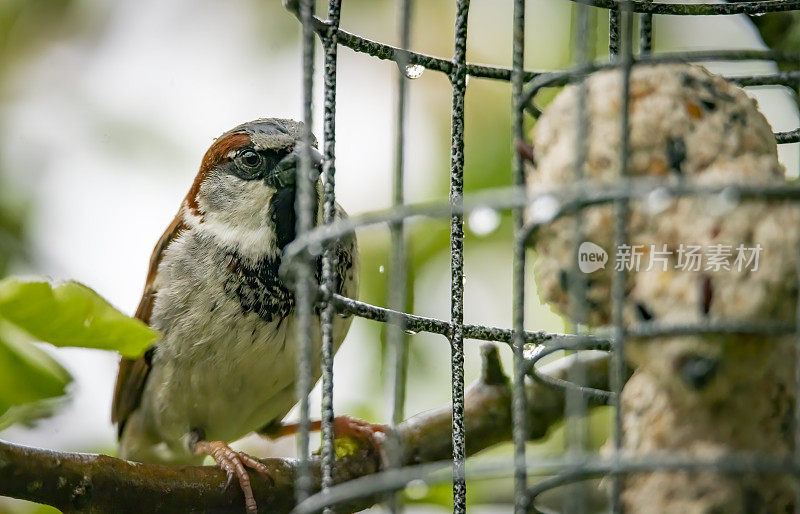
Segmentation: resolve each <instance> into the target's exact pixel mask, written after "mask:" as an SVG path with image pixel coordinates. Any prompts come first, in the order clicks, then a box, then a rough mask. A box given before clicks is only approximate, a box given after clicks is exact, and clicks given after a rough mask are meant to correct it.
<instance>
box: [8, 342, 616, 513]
mask: <svg viewBox="0 0 800 514" xmlns="http://www.w3.org/2000/svg"><path fill="white" fill-rule="evenodd" d="M482 350H483V351H482V353H483V372H482V376H481V378H480V379H478V380H476V381H475V382H474V383H473V384H472V385H471V386H470V388H469V390H468V391H467V393H466V398H465V402H466V404H465V406H466V409H465V410H466V418H465V421H466V436H467V437H466V439H467V454H468V455H472V454H475V453H477V452H479V451H481V450H483V449H485V448H488V447H490V446H493V445H495V444H497V443H500V442H503V441H508V440H510V439H511V427H512V423H511V388H510V384H509V380H508V378H507V377H506V375H505V374H504V372H503V369H502V366H501V364H500V360H499V356H498V352H497V348H496V347H495V346H493V345H488V344H487V345H484V346H483V348H482ZM577 359H580V362H581V365H583V366H584V368H585V372H586V377H587V381H586V385H587V386H590V387H595V388H599V389H606V388H607V387H608V356H607V355H606V354H604V353H600V352H584V353H582V354H576V355H571V356H569V357H566V358H563V359H560V360H558V361H555V362H553V363H551V364H549V365H547V366H544V367H543V368H542V370H543V371H544V372H545V373H546V374H548V375H550V376H552V377H555V378H560V379H566V378H567V375H568V373H569V369H570V367H571V366H574V365H575V363H576V360H577ZM526 396H527V405H528V407H527V409H528V410H527V413H528V415H527V419H528V426H527V435H528V438H529V439H538V438H540V437H543V436H544V435H545V434H546V432H547V430H548V429H549V428H550V427H551V426H552V425H553V424H554V423H555V422H557V421H559V420H560V419H561V418H562V416H563V412H564V391H563V390H562V389H560V388H555V387H552V386H548V385H545V384H542V383H540V382H535V381H532V380H529V381H528V382H527V383H526ZM451 416H452V411H451V408H450V407H449V406H448V407H445V408H442V409H439V410H436V411H433V412H426V413H423V414H420V415H418V416H415V417H413V418H410V419H408V420H407V421H405V422H403V423H402V424H400V425H399V426H398V427H397V439H398V441H399V444H400V448H401V455H402V464H403V465H411V464H421V463H425V462H435V461H441V460H445V459H450V458H452V439H451V437H452V436H451ZM262 462H263V463H264V464H265V465H266V466H267V468H268V469H269V476H268V477H264V476H262V475H259V474H257V473H251V479H252V483H253V492H254V494H255V497H256V501H257V502H258V507H259V511H260V512H269V513H288V512H290V511H291V510H292V508H293V507H294V505H295V498H294V480H295V471H296V470H295V465H296V461H294V460H293V459H278V458H271V459H263V460H262ZM335 466H336V467H335V475H334V476H335V477H336V481H337V483H338V482H345V481H348V480H352V479H354V478H358V477H361V476H365V475H369V474H373V473H376V472H378V471H379V470H380V459H379V458H378V457H377V455H375V454H374V451H373V450H372V449H371V448H370V447H367V446H365V447H361V448H359V449H358V450H357V451H356V452H355V453H354V454H352V455H349V456H346V457H342V458H339V459H337V461H336V464H335ZM311 468H312V471H311V472H312V477H313V483H314V488H315V490H318V489H319V485H320V460H319V458H318V457H316V456H314V457H312V463H311ZM0 495H3V496H10V497H13V498H20V499H24V500H30V501H34V502H38V503H44V504H48V505H52V506H53V507H56V508H58V509H60V510H62V511H64V512H117V513H133V512H142V511H147V512H161V513H172V512H180V513H185V512H200V511H204V512H208V511H213V512H241V510H242V505H243V502H244V500H243V498H242V494H241V491H240V490H239V488H238V487H234V486H231V487H227V488H226V476H225V473H224V472H223V471H222V470H220V469H219V468H217V467H213V466H184V467H179V466H164V465H153V464H138V463H133V462H128V461H124V460H120V459H115V458H112V457H108V456H106V455H90V454H79V453H66V452H54V451H50V450H43V449H38V448H27V447H23V446H17V445H14V444H11V443H6V442H2V441H0ZM379 499H380V498H379V497H377V496H376V497H372V498H362V499H360V500H358V501H356V502H352V503H350V504H340V505H337V506H336V509H335V510H336V512H355V511H357V510H361V509H364V508H366V507H368V506H370V505H372V504H374V503H376V502H377V501H378V500H379Z"/></svg>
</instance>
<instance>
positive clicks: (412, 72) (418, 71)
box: [406, 64, 425, 79]
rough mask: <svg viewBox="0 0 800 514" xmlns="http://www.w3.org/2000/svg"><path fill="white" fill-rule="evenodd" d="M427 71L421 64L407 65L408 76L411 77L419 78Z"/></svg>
mask: <svg viewBox="0 0 800 514" xmlns="http://www.w3.org/2000/svg"><path fill="white" fill-rule="evenodd" d="M423 73H425V66H423V65H421V64H409V65H408V66H406V77H408V78H410V79H418V78H420V77H421V76H422V74H423Z"/></svg>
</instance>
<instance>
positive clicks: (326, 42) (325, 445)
mask: <svg viewBox="0 0 800 514" xmlns="http://www.w3.org/2000/svg"><path fill="white" fill-rule="evenodd" d="M341 8H342V1H341V0H330V2H329V4H328V23H329V24H330V26H331V30H330V31H329V33H328V35H327V37H324V38H323V39H322V45H323V48H324V51H325V63H324V66H325V73H324V87H325V91H324V95H325V99H324V105H323V134H324V143H323V148H324V150H323V162H322V166H323V172H324V184H323V209H322V216H323V217H322V220H323V223H332V222H333V221H334V219H335V217H336V190H335V185H336V165H335V160H336V151H335V145H336V59H337V52H338V48H339V45H338V42H337V40H336V30H335V28H336V27H338V26H339V20H340V18H341ZM336 261H337V259H336V250H335V248H334V247H333V246H332V245H329V246H327V247H326V248H325V251H324V253H323V255H322V277H321V278H322V291H323V295H324V296H325V299H326V301H325V302H324V304H323V307H322V310H321V312H320V325H321V332H322V360H321V366H322V405H321V413H320V414H321V431H322V480H321V485H322V491H323V492H327V490H328V488H330V487H331V486H332V485H333V482H334V476H333V465H334V462H335V460H336V452H335V450H334V434H333V420H334V411H333V354H334V352H335V348H334V340H333V337H334V335H333V323H334V314H335V313H334V305H333V302H331V301H330V295H331V294H332V293H333V292H334V291H336V287H337V284H336V272H335V270H336V268H337V264H338V263H337V262H336ZM329 512H330V511H329V510H326V511H325V514H328V513H329Z"/></svg>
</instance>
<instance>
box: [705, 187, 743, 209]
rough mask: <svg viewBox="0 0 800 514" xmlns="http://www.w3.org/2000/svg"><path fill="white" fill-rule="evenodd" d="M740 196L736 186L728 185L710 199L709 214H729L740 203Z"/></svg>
mask: <svg viewBox="0 0 800 514" xmlns="http://www.w3.org/2000/svg"><path fill="white" fill-rule="evenodd" d="M740 196H741V195H740V194H739V189H737V188H736V187H734V186H728V187H726V188H725V189H723V190H722V191H720V192H719V193H717V194H715V195H714V196H712V197H711V198H710V199H709V201H708V204H707V209H708V212H709V214H711V215H713V216H723V215H725V214H728V213H729V212H731V211H732V210H733V209H735V208H736V207H737V206H738V205H739V200H740Z"/></svg>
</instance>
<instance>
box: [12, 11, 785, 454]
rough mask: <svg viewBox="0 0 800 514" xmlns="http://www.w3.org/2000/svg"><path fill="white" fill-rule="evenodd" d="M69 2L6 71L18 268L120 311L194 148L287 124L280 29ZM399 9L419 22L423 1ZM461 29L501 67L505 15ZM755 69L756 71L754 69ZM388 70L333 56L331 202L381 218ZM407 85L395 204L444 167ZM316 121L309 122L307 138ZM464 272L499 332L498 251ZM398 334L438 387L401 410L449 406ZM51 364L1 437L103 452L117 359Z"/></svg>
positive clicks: (343, 366)
mask: <svg viewBox="0 0 800 514" xmlns="http://www.w3.org/2000/svg"><path fill="white" fill-rule="evenodd" d="M86 3H87V5H88V6H90V7H92V8H97V9H98V12H99V13H100V14H98V15H97V18H96V19H95V21H94V24H93V26H92V28H91V30H86V31H85V32H81V33H78V34H76V35H75V36H74V37H71V38H69V39H67V40H65V41H64V42H63V43H60V44H58V45H56V46H53V47H52V48H50V49H49V50H48V51H46V52H45V53H44V54H43V55H42V56H40V57H39V58H38V59H37V60H35V61H34V62H32V63H31V64H30V65H29V66H28V67H27V68H26V69H25V70H24V71H23V72H22V73H19V74H17V77H16V80H17V82H16V84H14V87H13V89H12V95H11V96H10V97H7V100H6V101H5V103H2V104H0V116H2V117H3V123H4V129H5V130H4V139H3V140H2V141H1V142H0V145H2V146H0V159H3V161H4V164H5V166H4V169H7V170H9V171H10V172H11V177H10V178H11V179H12V180H14V181H15V182H17V183H19V184H21V185H22V187H23V188H24V189H26V190H29V191H30V192H31V195H32V197H33V208H34V209H35V211H34V212H33V220H32V222H33V227H32V231H31V235H32V240H33V253H34V255H36V256H38V257H39V259H40V260H39V262H37V263H36V264H35V267H34V268H33V269H32V270H26V271H33V272H36V273H44V274H48V275H50V276H51V277H53V278H56V279H62V278H63V279H66V278H70V279H76V280H79V281H81V282H83V283H86V284H87V285H89V286H91V287H93V288H94V289H96V290H97V291H98V292H99V293H101V294H102V295H103V296H105V297H106V298H108V299H109V300H110V301H111V302H112V303H113V304H114V305H116V306H117V307H119V308H120V309H121V310H123V311H124V312H126V313H133V311H134V310H135V307H136V304H137V303H138V301H139V297H140V294H141V290H142V286H143V283H144V278H145V272H146V266H147V262H148V259H149V257H150V253H151V251H152V248H153V245H154V243H155V241H156V240H157V238H158V237H159V235H160V234H161V232H162V231H163V229H164V227H165V226H166V225H167V224H168V223H169V221H170V220H171V219H172V217H173V215H174V214H175V212H176V210H177V208H178V206H179V204H180V202H181V199H182V198H183V196H184V195H185V194H186V191H187V190H188V187H189V185H190V184H191V181H192V179H193V177H194V174H195V173H196V169H197V166H198V164H199V162H200V158H201V157H202V155H203V153H204V151H205V150H206V148H207V147H208V145H209V144H210V143H211V141H212V138H214V137H216V136H217V135H219V134H220V133H221V132H223V131H225V130H227V129H228V128H231V127H232V126H234V125H236V124H238V123H241V122H243V121H246V120H250V119H254V118H257V117H262V116H274V117H290V118H295V119H299V118H300V117H301V115H302V111H301V95H302V91H301V69H300V54H299V47H298V46H297V44H296V43H297V38H296V35H297V34H298V30H297V22H296V20H295V19H294V18H293V17H292V16H291V15H289V14H288V13H286V12H284V11H283V10H282V9H281V8H280V7H279V6H277V5H276V7H275V8H272V7H270V8H268V9H267V10H269V14H270V15H274V18H270V19H268V20H266V21H262V20H260V19H258V18H256V16H255V13H254V12H253V11H252V9H251V7H250V5H251V4H249V3H246V2H243V1H241V0H239V1H232V2H215V1H211V0H203V1H198V0H173V1H170V2H163V1H160V0H117V1H115V2H109V3H108V5H105V4H104V5H103V6H102V8H101V7H100V5H99V0H86ZM346 3H347V2H346V1H345V4H346ZM499 3H500V4H502V5H498V4H499ZM275 4H277V2H275ZM417 4H418V9H419V8H420V7H419V5H422V4H423V3H422V2H417ZM556 4H559V3H558V2H552V0H539V1H538V2H537V1H533V2H529V13H530V16H529V18H528V20H529V22H528V34H529V47H528V48H529V57H531V55H530V54H532V53H534V52H539V53H541V55H540V56H539V57H536V59H538V60H537V61H536V62H537V65H539V66H543V65H548V66H553V65H555V63H556V62H557V61H558V57H557V54H558V53H559V48H560V47H558V45H557V44H556V45H555V46H554V43H553V39H551V38H550V37H549V36H548V34H549V32H548V31H551V30H554V27H558V26H561V27H564V26H567V25H566V24H567V23H568V17H567V16H566V9H564V8H563V7H562V6H560V4H559V6H558V7H554V6H556ZM564 4H565V5H566V4H567V2H564ZM360 5H363V3H361V4H360ZM439 5H441V3H440V4H439ZM265 9H266V8H265ZM344 12H345V14H344V20H345V24H344V25H345V26H348V28H353V29H355V28H358V29H359V30H361V31H362V32H366V34H365V35H367V36H368V37H372V38H375V39H380V40H384V41H388V42H395V41H396V38H395V36H394V34H395V31H394V28H393V27H394V21H395V18H394V15H393V14H392V13H390V15H387V16H384V17H382V18H378V19H373V18H372V15H374V13H372V12H369V10H368V9H365V11H364V12H356V11H355V10H354V11H353V12H350V11H347V10H346V9H345V11H344ZM262 13H263V11H262V12H259V13H258V15H259V16H261V15H262ZM441 16H442V18H441V20H439V21H438V22H437V23H442V24H446V26H448V27H450V28H449V29H448V30H449V31H450V32H448V33H447V34H446V35H445V36H446V37H445V36H442V38H440V39H442V41H443V43H442V45H441V46H440V47H435V48H428V47H425V48H421V47H419V46H418V45H415V49H417V50H420V51H424V52H428V53H434V54H438V55H442V56H448V55H450V52H452V50H451V46H452V44H451V39H449V38H452V19H453V13H452V12H449V11H447V12H445V11H443V12H442V13H441ZM470 16H471V24H470V28H471V30H472V32H471V35H470V37H471V39H470V57H471V58H472V59H474V60H477V61H482V62H491V63H496V64H504V65H508V63H509V62H510V49H511V37H510V27H511V2H497V1H496V0H473V1H472V9H471V15H470ZM418 18H419V16H418ZM428 23H429V22H428ZM281 26H283V27H286V26H288V27H290V29H284V31H283V33H282V35H281V38H282V39H283V40H285V39H286V37H285V33H286V32H287V31H288V32H289V33H290V34H291V33H294V34H295V39H294V40H293V41H294V42H293V43H292V44H282V43H278V42H277V41H276V42H274V43H270V42H266V43H265V38H264V35H263V34H264V31H269V30H276V27H281ZM292 31H293V32H292ZM559 33H563V31H559ZM381 34H389V35H388V36H382V35H381ZM656 34H657V43H658V44H659V45H660V47H659V50H663V49H664V48H665V46H667V43H669V42H674V41H679V42H680V47H681V49H686V48H731V47H737V48H754V47H759V41H758V39H757V34H756V33H755V32H754V31H753V30H751V28H750V27H749V23H748V22H747V20H746V19H744V18H740V17H724V18H723V17H715V18H711V17H702V18H701V17H695V18H689V17H683V18H681V17H672V18H665V17H657V18H656ZM498 35H502V37H500V38H498ZM553 37H554V36H553ZM560 44H561V45H564V44H566V41H562V42H561V43H560ZM669 46H673V48H674V47H675V46H674V45H669ZM542 48H546V49H547V50H546V51H545V52H542V50H541V49H542ZM529 60H530V61H531V62H533V60H534V57H531V59H529ZM737 66H741V65H737ZM762 66H763V67H762V68H760V69H758V71H768V69H769V66H768V65H762ZM714 69H715V70H716V71H719V69H718V68H714ZM745 69H746V70H748V71H749V72H752V71H753V68H752V67H747V68H745ZM741 70H742V68H741V67H739V68H737V69H733V68H730V67H726V68H725V70H724V71H725V72H734V73H738V72H741ZM395 71H396V66H394V65H393V64H392V63H381V62H379V61H378V60H377V59H375V58H372V57H366V56H362V55H356V54H355V53H353V52H352V51H350V50H346V49H342V50H341V51H340V72H339V82H338V86H339V88H338V98H339V104H338V109H337V132H338V134H339V136H338V143H337V149H336V153H337V170H338V173H337V188H338V189H337V196H338V199H339V202H340V203H341V204H342V205H344V206H345V207H346V209H347V210H348V211H350V212H351V213H356V212H364V211H368V210H373V209H380V208H385V207H388V206H389V204H390V177H391V169H392V155H393V146H392V145H393V135H392V129H393V109H394V96H393V95H394V82H395ZM430 74H431V72H428V73H427V74H426V75H425V77H428V76H429V75H430ZM320 82H321V79H320V80H317V94H316V98H317V99H320V98H321V87H320V86H321V83H320ZM412 84H413V86H412V88H411V91H412V99H411V103H410V105H409V112H410V117H409V130H408V132H407V139H408V148H412V149H413V151H411V152H409V154H408V156H407V164H408V167H407V183H408V193H407V196H408V198H409V199H410V200H412V201H422V200H428V199H431V195H430V193H429V189H428V188H427V187H426V186H427V184H428V181H429V180H430V177H431V174H432V173H434V172H440V171H441V170H442V169H446V168H443V167H446V165H447V164H446V163H447V158H448V157H447V151H448V147H449V141H448V140H447V139H444V138H442V135H441V134H440V131H439V129H440V127H441V124H442V120H443V119H444V120H445V123H446V116H447V115H448V113H449V103H444V104H442V103H437V102H436V101H434V100H432V98H433V99H435V98H440V97H441V96H442V89H441V88H442V87H444V86H446V84H443V81H442V80H426V79H425V78H423V79H420V80H419V81H415V82H413V83H412ZM759 102H760V105H761V108H762V110H763V111H764V112H765V114H766V115H767V116H768V118H769V120H770V122H771V123H772V125H773V128H774V129H775V130H790V129H793V128H795V127H797V123H798V121H797V116H796V109H795V107H794V105H793V104H792V102H791V101H790V100H789V99H788V96H787V95H785V94H784V93H782V92H772V93H759ZM318 105H319V104H318ZM507 108H508V106H506V105H502V106H498V109H507ZM320 113H321V109H316V111H315V114H316V117H317V123H316V124H315V133H316V134H317V135H318V136H319V135H321V130H320V127H321V123H319V122H320V121H321V120H320ZM443 117H444V118H443ZM467 130H477V128H475V127H468V128H467ZM781 158H782V160H783V162H785V163H786V164H787V165H788V167H789V168H790V169H791V170H796V169H797V161H798V149H797V145H789V146H785V147H783V148H782V149H781ZM468 248H469V247H468ZM448 265H449V264H448V262H447V260H446V259H444V258H443V259H438V260H435V262H432V263H430V265H429V266H428V267H427V268H426V269H424V270H421V271H420V274H419V276H420V279H419V280H418V281H417V285H416V287H417V290H416V298H417V299H418V309H417V312H418V313H419V314H424V315H429V316H440V317H444V318H447V316H448V314H449V294H450V293H449V277H450V275H449V271H448ZM466 274H467V277H468V281H467V285H466V305H465V311H466V318H467V319H466V321H467V322H472V323H487V324H492V325H496V326H510V313H511V310H510V305H511V304H510V302H511V294H510V293H511V278H510V275H511V264H510V255H509V252H508V249H507V248H497V249H496V251H495V250H492V249H491V248H481V249H480V251H479V252H472V253H470V252H468V253H467V255H466ZM487 291H489V292H488V293H487ZM487 294H489V295H491V299H492V301H487ZM532 309H533V311H532V315H535V316H539V317H541V320H542V323H545V324H547V323H551V324H552V323H556V324H557V320H555V319H554V318H553V317H552V316H550V317H547V313H546V312H545V311H543V310H542V309H540V308H537V307H535V306H534V307H532ZM368 336H369V337H371V332H369V331H368V330H366V329H365V328H364V327H363V326H362V325H360V323H359V322H357V323H355V324H354V329H353V330H352V331H351V334H350V336H349V338H348V342H346V343H345V344H344V346H343V349H342V351H341V352H340V353H339V355H338V356H337V365H336V377H337V382H336V399H337V408H339V407H340V406H342V405H344V406H346V405H348V402H353V401H362V400H364V399H365V398H366V399H369V398H370V396H369V394H370V391H369V390H365V387H364V384H366V383H370V382H369V380H368V378H369V377H368V376H367V375H366V374H368V373H370V371H371V370H366V369H362V368H360V367H359V363H360V362H362V361H363V355H364V353H365V352H377V351H378V349H377V342H375V341H371V340H369V337H368ZM416 337H417V338H419V339H420V340H421V342H424V343H425V344H430V345H431V346H435V347H436V350H435V352H434V354H432V355H435V356H436V357H438V358H440V359H441V362H442V365H441V373H440V374H439V375H437V376H435V377H431V380H432V381H433V382H441V383H442V385H443V386H444V387H443V388H436V391H437V392H435V393H433V394H430V390H431V389H430V388H429V387H427V384H426V388H425V389H422V388H420V387H419V385H415V384H410V389H409V412H416V411H417V410H418V409H421V408H429V407H433V406H435V405H440V404H442V403H443V402H444V401H447V400H448V399H449V397H448V396H447V392H448V390H449V388H448V387H447V384H449V378H448V377H449V357H448V353H449V352H448V346H447V344H446V343H444V342H443V340H440V339H441V338H438V337H434V336H426V335H419V336H416ZM55 353H56V355H57V358H58V359H59V360H60V361H61V362H62V363H64V364H65V365H66V366H67V367H68V369H69V370H70V371H71V372H72V373H73V375H74V376H75V377H76V379H77V382H76V384H75V390H74V399H73V401H72V403H70V404H69V406H68V407H67V408H66V409H64V410H63V412H62V413H60V414H59V415H57V416H56V417H54V418H52V419H49V420H45V421H43V422H41V423H39V424H38V425H37V427H36V428H34V429H32V430H28V429H23V428H12V429H9V430H7V431H5V432H3V433H2V437H3V438H5V439H8V440H11V441H14V442H19V443H23V444H31V445H38V446H45V447H49V448H55V449H69V450H80V449H91V448H98V447H99V448H104V447H105V448H111V447H113V445H114V432H113V428H112V426H111V424H110V421H109V409H110V402H111V392H112V388H113V382H114V377H115V375H116V360H117V358H116V357H115V356H114V355H112V354H110V353H105V352H98V351H90V350H83V349H61V350H57V351H56V352H55ZM477 354H478V346H477V345H475V344H470V345H469V346H468V354H467V359H468V363H469V369H470V370H471V371H470V373H473V376H474V373H475V372H476V370H477V363H478V359H477ZM468 378H469V377H468ZM439 389H441V392H438V391H439Z"/></svg>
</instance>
